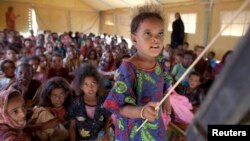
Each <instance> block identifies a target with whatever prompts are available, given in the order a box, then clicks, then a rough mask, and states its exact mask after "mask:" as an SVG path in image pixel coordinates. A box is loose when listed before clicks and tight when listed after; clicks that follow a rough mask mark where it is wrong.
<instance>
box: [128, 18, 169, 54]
mask: <svg viewBox="0 0 250 141" xmlns="http://www.w3.org/2000/svg"><path fill="white" fill-rule="evenodd" d="M131 38H132V41H133V43H134V45H135V46H136V47H137V51H138V53H139V54H143V55H144V56H148V57H156V56H158V55H159V54H160V53H161V51H162V49H163V39H164V25H163V21H162V20H160V19H158V18H155V17H150V18H146V19H145V20H143V21H142V22H141V23H140V25H139V27H138V29H137V30H136V32H135V33H133V34H132V35H131Z"/></svg>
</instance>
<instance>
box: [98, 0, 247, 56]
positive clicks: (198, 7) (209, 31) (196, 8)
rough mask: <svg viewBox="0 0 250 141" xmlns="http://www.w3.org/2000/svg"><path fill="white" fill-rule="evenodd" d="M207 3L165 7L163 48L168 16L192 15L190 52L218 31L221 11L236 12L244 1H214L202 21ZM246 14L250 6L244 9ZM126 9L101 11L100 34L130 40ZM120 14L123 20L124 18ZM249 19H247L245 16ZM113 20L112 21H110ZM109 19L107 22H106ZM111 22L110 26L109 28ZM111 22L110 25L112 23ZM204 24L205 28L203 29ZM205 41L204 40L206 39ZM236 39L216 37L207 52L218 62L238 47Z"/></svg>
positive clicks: (167, 38)
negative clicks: (192, 26)
mask: <svg viewBox="0 0 250 141" xmlns="http://www.w3.org/2000/svg"><path fill="white" fill-rule="evenodd" d="M209 1H210V0H201V1H192V2H190V1H188V2H179V3H165V4H164V5H163V7H164V15H165V44H167V43H170V40H171V31H168V30H167V28H168V20H169V19H168V14H169V13H175V12H180V13H181V14H182V13H196V14H197V19H196V32H195V33H194V34H190V33H186V41H188V42H189V43H190V49H194V46H195V45H203V46H206V45H207V43H209V42H210V41H211V40H212V39H213V37H214V36H215V35H216V34H217V33H218V32H219V31H220V28H221V17H220V14H221V12H223V11H236V10H237V9H238V8H239V7H240V5H241V4H242V3H243V2H244V0H214V4H213V8H212V12H211V17H210V20H209V19H207V17H206V14H207V13H206V12H207V11H206V10H208V7H209ZM245 11H250V5H248V7H247V8H246V9H245ZM130 12H131V11H130V8H123V9H113V10H105V11H102V12H101V22H100V24H101V25H100V27H101V28H100V29H101V30H100V32H101V33H104V32H105V33H108V34H118V35H122V36H125V37H128V38H129V37H130V32H129V31H130V29H129V23H130V21H131V19H130V15H131V13H130ZM124 14H125V15H126V16H124ZM249 16H250V15H249ZM110 17H113V18H110ZM110 19H111V20H110ZM109 21H112V22H113V23H114V25H109V24H107V23H110V22H109ZM112 22H111V23H112ZM206 22H208V27H207V26H206ZM206 37H207V39H206ZM239 39H240V36H220V37H219V38H218V39H217V41H216V42H215V43H214V45H213V46H212V48H211V50H212V51H215V53H216V59H218V60H221V59H222V56H223V54H224V53H225V52H226V51H227V50H231V49H233V48H234V47H235V46H236V44H237V43H238V41H239Z"/></svg>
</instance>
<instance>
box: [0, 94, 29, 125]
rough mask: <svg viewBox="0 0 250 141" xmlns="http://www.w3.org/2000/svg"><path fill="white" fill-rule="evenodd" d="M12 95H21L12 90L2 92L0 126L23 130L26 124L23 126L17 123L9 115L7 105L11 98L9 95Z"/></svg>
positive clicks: (0, 95) (0, 98)
mask: <svg viewBox="0 0 250 141" xmlns="http://www.w3.org/2000/svg"><path fill="white" fill-rule="evenodd" d="M12 93H19V92H18V91H16V90H12V89H11V90H5V91H2V92H1V93H0V124H7V125H9V126H10V127H12V128H14V129H23V128H24V127H25V125H26V122H25V123H23V124H19V123H17V122H16V121H14V120H13V119H12V118H11V117H10V116H9V115H8V112H7V105H8V101H9V99H8V98H9V95H10V94H12ZM19 94H20V93H19ZM20 96H21V94H20Z"/></svg>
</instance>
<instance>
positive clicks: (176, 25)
mask: <svg viewBox="0 0 250 141" xmlns="http://www.w3.org/2000/svg"><path fill="white" fill-rule="evenodd" d="M172 29H173V31H172V34H171V47H172V48H177V47H178V46H179V45H182V44H183V42H184V24H183V22H182V20H181V16H180V13H175V21H174V22H173V24H172Z"/></svg>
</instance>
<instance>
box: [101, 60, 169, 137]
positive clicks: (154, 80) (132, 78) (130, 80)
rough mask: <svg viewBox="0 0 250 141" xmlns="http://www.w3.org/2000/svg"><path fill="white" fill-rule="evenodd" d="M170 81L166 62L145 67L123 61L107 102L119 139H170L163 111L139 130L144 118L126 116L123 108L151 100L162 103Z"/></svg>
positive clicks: (106, 106) (106, 105) (116, 135)
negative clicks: (167, 134) (167, 137)
mask: <svg viewBox="0 0 250 141" xmlns="http://www.w3.org/2000/svg"><path fill="white" fill-rule="evenodd" d="M170 80H171V77H170V75H169V73H168V70H166V68H165V66H164V64H163V63H160V62H157V63H156V65H155V66H154V67H153V68H152V69H149V70H142V69H138V68H137V67H136V66H135V65H134V64H133V63H131V62H129V61H128V60H125V61H123V62H122V64H121V66H120V68H119V69H118V77H117V79H116V82H115V85H114V87H113V88H112V90H111V91H110V93H109V95H108V97H107V99H106V100H105V102H104V105H103V106H104V107H105V108H107V109H108V110H110V111H111V112H112V113H113V114H114V117H115V120H114V121H113V122H114V125H115V139H116V140H119V141H122V140H126V141H141V140H142V141H166V130H165V126H164V123H163V120H162V118H161V116H160V114H158V117H157V119H156V120H155V121H154V122H147V123H146V124H145V125H144V126H143V128H142V129H141V130H140V131H139V132H138V133H136V129H137V128H138V127H139V126H140V125H141V124H142V123H143V122H144V120H143V119H141V118H136V119H131V118H125V117H122V116H121V115H120V111H119V109H120V108H121V107H123V106H126V105H135V106H144V105H146V104H147V103H148V102H150V101H151V102H159V101H160V100H161V99H162V98H163V96H164V92H166V90H167V89H168V87H169V81H170ZM159 113H160V112H159Z"/></svg>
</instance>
